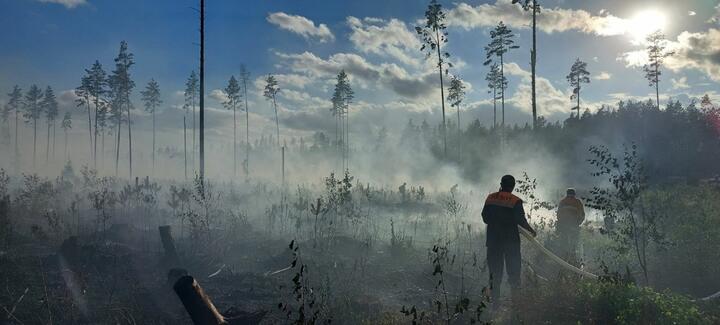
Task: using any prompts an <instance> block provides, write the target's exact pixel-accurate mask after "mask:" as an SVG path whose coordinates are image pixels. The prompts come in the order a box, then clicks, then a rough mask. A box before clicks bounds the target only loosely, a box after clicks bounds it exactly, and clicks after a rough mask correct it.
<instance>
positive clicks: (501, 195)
mask: <svg viewBox="0 0 720 325" xmlns="http://www.w3.org/2000/svg"><path fill="white" fill-rule="evenodd" d="M520 201H521V200H520V198H518V197H517V196H515V195H512V194H511V193H508V192H495V193H492V194H490V195H488V197H487V199H485V204H486V205H497V206H501V207H504V208H513V207H514V206H515V204H517V203H518V202H520Z"/></svg>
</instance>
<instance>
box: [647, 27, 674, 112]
mask: <svg viewBox="0 0 720 325" xmlns="http://www.w3.org/2000/svg"><path fill="white" fill-rule="evenodd" d="M646 40H647V42H648V47H647V54H648V64H646V65H645V66H643V71H645V79H647V80H648V81H649V84H650V87H655V103H656V105H657V109H660V75H661V74H662V70H661V68H662V65H663V63H664V61H665V59H666V58H667V57H670V56H673V55H675V52H674V51H668V50H667V45H666V41H665V35H664V34H663V33H662V32H661V31H660V30H658V31H656V32H654V33H652V34H650V35H648V37H647V39H646Z"/></svg>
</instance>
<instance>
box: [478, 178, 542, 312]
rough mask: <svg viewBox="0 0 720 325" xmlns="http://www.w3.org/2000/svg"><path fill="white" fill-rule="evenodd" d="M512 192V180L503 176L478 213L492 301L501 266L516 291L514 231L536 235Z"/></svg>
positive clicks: (516, 240) (517, 248)
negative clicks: (484, 238) (483, 230)
mask: <svg viewBox="0 0 720 325" xmlns="http://www.w3.org/2000/svg"><path fill="white" fill-rule="evenodd" d="M513 189H515V178H514V177H513V176H512V175H505V176H503V177H502V179H501V180H500V191H499V192H495V193H492V194H490V195H488V197H487V199H486V200H485V206H484V207H483V210H482V217H483V222H485V224H487V241H486V242H485V246H487V262H488V268H489V269H490V292H491V294H492V297H491V298H492V299H493V300H494V299H496V298H497V297H498V296H499V292H500V283H502V278H503V266H506V267H507V273H508V282H509V283H510V287H511V288H512V289H517V288H519V287H520V234H519V230H518V228H517V227H518V226H521V227H523V228H525V229H527V230H528V231H529V232H530V233H532V234H533V236H535V235H536V233H535V230H534V229H532V227H530V225H529V224H528V221H527V219H525V211H524V210H523V205H522V200H521V199H520V198H518V197H517V196H515V195H513V194H512V191H513ZM513 291H514V290H513Z"/></svg>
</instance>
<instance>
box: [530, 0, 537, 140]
mask: <svg viewBox="0 0 720 325" xmlns="http://www.w3.org/2000/svg"><path fill="white" fill-rule="evenodd" d="M536 18H537V1H536V0H533V3H532V51H531V53H530V68H531V70H532V71H531V72H532V81H531V82H532V114H533V129H535V128H536V127H537V101H536V97H535V65H536V63H537V39H536V34H537V33H536V31H537V28H536V26H537V25H536V21H537V19H536Z"/></svg>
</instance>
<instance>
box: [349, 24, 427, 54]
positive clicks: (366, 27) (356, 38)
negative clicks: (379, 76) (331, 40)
mask: <svg viewBox="0 0 720 325" xmlns="http://www.w3.org/2000/svg"><path fill="white" fill-rule="evenodd" d="M347 24H348V26H349V27H350V29H352V33H351V34H350V41H351V42H352V43H353V45H354V46H355V48H356V49H358V50H359V51H361V52H363V53H373V54H378V55H382V56H386V57H390V58H393V59H396V60H398V61H400V62H402V63H403V64H407V65H411V66H417V65H420V62H421V54H420V52H419V51H418V49H419V48H420V41H419V40H418V39H417V37H416V35H415V33H414V32H413V31H411V30H409V29H408V28H407V25H406V24H405V23H404V22H403V21H401V20H398V19H390V20H383V19H379V18H372V17H367V18H364V19H362V20H360V19H358V18H356V17H352V16H350V17H347Z"/></svg>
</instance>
